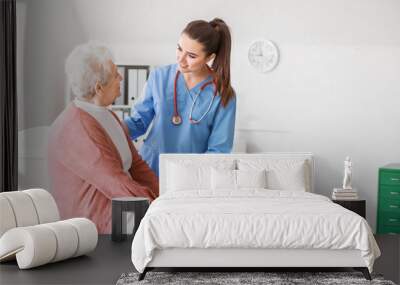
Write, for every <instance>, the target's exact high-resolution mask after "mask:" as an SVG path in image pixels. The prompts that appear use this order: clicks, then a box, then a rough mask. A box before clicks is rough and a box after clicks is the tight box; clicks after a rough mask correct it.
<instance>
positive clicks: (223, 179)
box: [211, 168, 236, 190]
mask: <svg viewBox="0 0 400 285" xmlns="http://www.w3.org/2000/svg"><path fill="white" fill-rule="evenodd" d="M211 189H212V190H222V189H224V190H235V189H236V170H231V169H215V168H212V169H211Z"/></svg>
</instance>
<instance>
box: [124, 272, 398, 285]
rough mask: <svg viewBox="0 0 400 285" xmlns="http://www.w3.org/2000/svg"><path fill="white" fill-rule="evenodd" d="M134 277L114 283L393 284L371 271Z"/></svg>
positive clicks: (173, 274)
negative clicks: (365, 273) (367, 274)
mask: <svg viewBox="0 0 400 285" xmlns="http://www.w3.org/2000/svg"><path fill="white" fill-rule="evenodd" d="M138 276H139V273H124V274H122V275H121V277H120V278H119V279H118V281H117V284H116V285H134V284H140V285H145V284H157V285H164V284H172V285H184V284H213V285H218V284H221V285H234V284H238V285H239V284H240V285H242V284H243V285H246V284H252V285H253V284H268V285H295V284H296V285H297V284H318V285H319V284H328V285H350V284H368V285H370V284H374V285H375V284H379V285H395V283H393V282H392V281H388V280H384V279H383V277H382V276H381V275H374V274H372V278H373V279H372V281H368V280H366V279H365V278H364V276H363V275H362V273H360V272H148V273H147V274H146V277H145V279H144V280H142V281H138Z"/></svg>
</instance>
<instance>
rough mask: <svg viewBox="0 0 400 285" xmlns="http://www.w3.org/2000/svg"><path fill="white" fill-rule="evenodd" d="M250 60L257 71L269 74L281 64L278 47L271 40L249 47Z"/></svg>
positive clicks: (258, 41)
mask: <svg viewBox="0 0 400 285" xmlns="http://www.w3.org/2000/svg"><path fill="white" fill-rule="evenodd" d="M248 59H249V62H250V64H251V65H252V66H253V67H254V68H255V69H256V70H257V71H259V72H263V73H264V72H269V71H271V70H273V69H274V68H275V67H276V65H277V64H278V62H279V50H278V47H277V46H276V45H275V44H274V43H273V42H272V41H270V40H257V41H254V42H253V43H252V44H251V45H250V47H249V52H248Z"/></svg>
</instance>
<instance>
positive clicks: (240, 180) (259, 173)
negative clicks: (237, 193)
mask: <svg viewBox="0 0 400 285" xmlns="http://www.w3.org/2000/svg"><path fill="white" fill-rule="evenodd" d="M236 183H237V188H267V171H266V170H265V169H261V170H236Z"/></svg>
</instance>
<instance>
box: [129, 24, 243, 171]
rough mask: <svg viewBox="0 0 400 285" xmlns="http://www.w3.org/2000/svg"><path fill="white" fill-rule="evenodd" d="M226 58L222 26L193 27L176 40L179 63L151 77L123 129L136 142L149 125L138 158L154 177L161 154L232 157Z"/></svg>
mask: <svg viewBox="0 0 400 285" xmlns="http://www.w3.org/2000/svg"><path fill="white" fill-rule="evenodd" d="M230 54H231V35H230V31H229V28H228V26H227V25H226V23H225V22H224V21H223V20H221V19H218V18H215V19H214V20H212V21H210V22H207V21H203V20H198V21H193V22H190V23H189V24H188V25H187V26H186V28H185V29H184V30H183V32H182V33H181V36H180V38H179V41H178V45H177V49H176V57H177V63H176V64H172V65H167V66H163V67H160V68H157V69H155V70H154V71H152V72H151V73H150V75H149V78H148V81H147V84H146V87H145V90H144V95H143V99H142V101H141V102H139V103H138V104H136V105H135V106H134V107H133V109H132V112H131V117H128V118H127V119H125V124H126V126H127V127H128V129H129V134H130V136H131V138H132V139H136V138H138V137H140V136H141V135H143V134H145V133H146V131H147V129H148V128H149V126H150V124H151V123H153V126H152V128H151V130H150V132H149V134H148V137H147V138H146V140H145V141H144V144H143V145H142V147H141V149H140V154H141V156H142V158H143V159H144V160H145V161H146V162H147V163H148V165H149V166H150V167H151V168H152V169H153V170H154V172H155V173H156V174H157V175H158V161H159V154H160V153H229V152H230V151H231V149H232V144H233V136H234V129H235V113H236V97H235V92H234V90H233V88H232V86H231V79H230ZM209 64H210V65H211V66H210V65H209Z"/></svg>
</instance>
